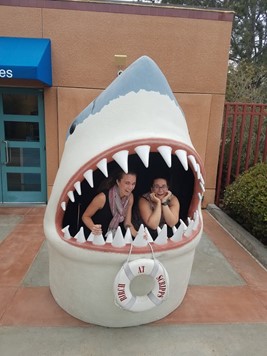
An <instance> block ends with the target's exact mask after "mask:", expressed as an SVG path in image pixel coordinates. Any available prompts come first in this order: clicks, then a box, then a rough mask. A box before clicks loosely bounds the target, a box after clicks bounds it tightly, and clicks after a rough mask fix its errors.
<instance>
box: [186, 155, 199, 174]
mask: <svg viewBox="0 0 267 356" xmlns="http://www.w3.org/2000/svg"><path fill="white" fill-rule="evenodd" d="M188 159H189V161H190V162H191V163H192V166H193V168H194V171H195V172H197V171H198V168H197V161H196V159H195V157H194V156H193V155H189V156H188Z"/></svg>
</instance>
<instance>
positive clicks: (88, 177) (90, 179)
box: [83, 169, 94, 188]
mask: <svg viewBox="0 0 267 356" xmlns="http://www.w3.org/2000/svg"><path fill="white" fill-rule="evenodd" d="M83 176H84V178H85V179H86V180H87V182H88V184H89V185H90V187H91V188H94V180H93V170H92V169H88V171H86V172H85V173H84V175H83Z"/></svg>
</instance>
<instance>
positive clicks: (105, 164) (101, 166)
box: [96, 158, 108, 178]
mask: <svg viewBox="0 0 267 356" xmlns="http://www.w3.org/2000/svg"><path fill="white" fill-rule="evenodd" d="M96 166H97V168H99V169H100V171H101V172H102V173H103V174H104V176H105V177H107V178H108V162H107V159H106V158H103V159H101V161H99V162H98V163H97V165H96Z"/></svg>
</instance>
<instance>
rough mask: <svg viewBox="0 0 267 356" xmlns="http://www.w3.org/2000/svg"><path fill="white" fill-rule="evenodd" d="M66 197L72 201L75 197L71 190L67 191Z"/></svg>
mask: <svg viewBox="0 0 267 356" xmlns="http://www.w3.org/2000/svg"><path fill="white" fill-rule="evenodd" d="M68 197H69V198H70V200H71V201H72V202H73V203H74V202H75V198H74V193H73V191H72V190H70V191H69V192H68Z"/></svg>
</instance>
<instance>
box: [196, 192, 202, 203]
mask: <svg viewBox="0 0 267 356" xmlns="http://www.w3.org/2000/svg"><path fill="white" fill-rule="evenodd" d="M197 195H198V199H199V200H200V201H202V198H203V195H202V194H200V193H197Z"/></svg>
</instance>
